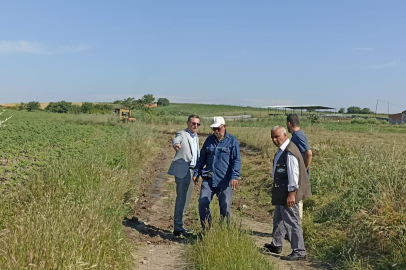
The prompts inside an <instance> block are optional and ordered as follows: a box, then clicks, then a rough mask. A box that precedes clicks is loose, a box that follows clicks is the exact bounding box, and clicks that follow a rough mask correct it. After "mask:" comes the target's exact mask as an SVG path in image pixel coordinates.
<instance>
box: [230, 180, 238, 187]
mask: <svg viewBox="0 0 406 270" xmlns="http://www.w3.org/2000/svg"><path fill="white" fill-rule="evenodd" d="M237 186H238V180H234V179H231V188H232V189H235V188H237Z"/></svg>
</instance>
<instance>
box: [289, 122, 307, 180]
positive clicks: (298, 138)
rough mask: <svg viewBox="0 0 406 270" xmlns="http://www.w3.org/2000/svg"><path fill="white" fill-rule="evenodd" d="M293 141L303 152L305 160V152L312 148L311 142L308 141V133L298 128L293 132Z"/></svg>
mask: <svg viewBox="0 0 406 270" xmlns="http://www.w3.org/2000/svg"><path fill="white" fill-rule="evenodd" d="M291 141H292V142H293V143H294V144H296V146H297V148H299V151H300V153H301V154H302V158H303V160H304V152H306V151H307V150H310V149H311V148H310V145H309V142H308V141H307V137H306V134H304V132H303V131H302V130H300V129H299V130H298V131H295V132H293V133H292V139H291ZM307 174H309V170H307Z"/></svg>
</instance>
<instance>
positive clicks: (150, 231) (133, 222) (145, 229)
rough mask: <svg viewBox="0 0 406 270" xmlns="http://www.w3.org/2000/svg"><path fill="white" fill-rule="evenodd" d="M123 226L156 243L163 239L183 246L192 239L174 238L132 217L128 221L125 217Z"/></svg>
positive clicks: (170, 234)
mask: <svg viewBox="0 0 406 270" xmlns="http://www.w3.org/2000/svg"><path fill="white" fill-rule="evenodd" d="M123 225H124V226H125V227H129V228H132V229H134V230H137V231H138V232H139V233H140V234H142V235H145V236H148V237H150V238H151V239H157V242H158V241H159V240H160V239H163V240H167V241H171V242H176V243H183V244H184V243H186V242H188V241H190V240H192V238H184V237H179V236H174V235H173V233H172V231H170V230H164V229H160V228H157V227H155V226H153V225H151V224H146V223H145V222H143V221H140V220H139V219H138V217H132V218H131V219H128V218H127V217H125V218H124V220H123Z"/></svg>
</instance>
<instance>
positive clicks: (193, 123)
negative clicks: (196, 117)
mask: <svg viewBox="0 0 406 270" xmlns="http://www.w3.org/2000/svg"><path fill="white" fill-rule="evenodd" d="M189 123H191V124H192V125H197V126H198V127H199V126H200V124H199V123H195V122H189Z"/></svg>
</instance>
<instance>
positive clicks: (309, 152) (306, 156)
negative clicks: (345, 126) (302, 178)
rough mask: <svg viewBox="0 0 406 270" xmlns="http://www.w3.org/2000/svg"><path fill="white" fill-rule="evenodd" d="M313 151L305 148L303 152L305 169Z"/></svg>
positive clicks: (307, 167)
mask: <svg viewBox="0 0 406 270" xmlns="http://www.w3.org/2000/svg"><path fill="white" fill-rule="evenodd" d="M312 156H313V152H312V150H307V151H305V152H304V164H305V166H306V170H308V169H309V167H310V163H311V162H312Z"/></svg>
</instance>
